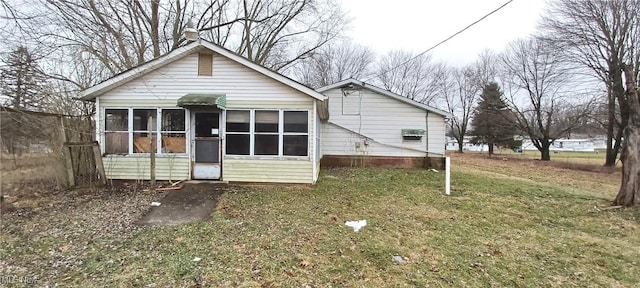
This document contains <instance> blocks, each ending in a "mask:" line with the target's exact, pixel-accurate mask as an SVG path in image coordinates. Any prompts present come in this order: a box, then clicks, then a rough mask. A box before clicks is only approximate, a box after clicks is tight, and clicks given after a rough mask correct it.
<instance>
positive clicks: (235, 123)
mask: <svg viewBox="0 0 640 288" xmlns="http://www.w3.org/2000/svg"><path fill="white" fill-rule="evenodd" d="M227 132H249V111H227ZM247 150H248V149H247ZM242 155H244V154H242Z"/></svg>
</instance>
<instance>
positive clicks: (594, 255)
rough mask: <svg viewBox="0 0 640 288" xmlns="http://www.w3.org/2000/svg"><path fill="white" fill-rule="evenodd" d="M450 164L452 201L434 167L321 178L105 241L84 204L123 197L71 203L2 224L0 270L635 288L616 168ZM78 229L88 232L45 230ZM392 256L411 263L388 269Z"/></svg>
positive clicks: (221, 281)
mask: <svg viewBox="0 0 640 288" xmlns="http://www.w3.org/2000/svg"><path fill="white" fill-rule="evenodd" d="M530 162H532V161H530ZM452 163H453V170H452V180H453V182H452V187H453V194H452V195H451V196H445V195H443V193H442V191H443V187H444V182H443V181H444V173H442V172H439V173H435V172H431V171H428V170H424V169H380V168H360V169H330V170H323V171H322V173H321V178H320V181H319V183H318V184H317V185H315V186H313V187H309V186H295V185H294V186H283V185H264V186H250V187H248V186H233V187H232V189H230V191H229V192H228V193H226V194H224V195H223V196H222V198H221V199H220V203H219V206H218V211H217V212H215V213H214V215H213V219H212V221H211V222H207V223H194V224H189V225H183V226H177V227H158V228H132V229H131V230H126V231H122V229H121V230H117V229H116V230H114V232H112V233H102V234H100V227H92V226H91V225H87V224H85V225H82V221H81V220H82V219H85V218H82V217H86V215H91V213H88V212H87V211H84V210H83V209H89V208H88V207H95V206H86V205H93V204H95V201H98V203H104V202H105V201H118V200H117V199H118V198H113V197H112V198H109V200H101V199H102V198H98V199H92V200H90V201H86V202H84V203H80V204H78V205H76V206H73V211H76V212H75V213H73V214H68V213H65V214H55V213H54V212H47V211H43V212H41V213H39V214H37V215H35V216H30V218H29V219H25V220H21V221H18V220H16V219H17V218H16V217H19V216H16V215H8V216H5V217H6V218H7V219H8V220H5V225H8V228H6V229H7V230H4V231H9V233H3V235H2V240H3V242H5V245H4V246H3V247H0V267H9V268H0V269H11V270H10V271H8V272H7V271H4V273H5V274H4V275H6V273H10V275H15V276H18V277H20V276H29V277H35V279H36V280H35V281H37V283H38V284H39V285H38V286H42V285H45V284H50V283H58V284H61V285H62V286H81V287H103V286H122V287H130V286H142V287H145V286H154V287H170V286H189V287H192V286H193V287H198V285H202V287H215V286H234V287H237V286H240V287H271V286H273V287H279V286H282V287H376V286H378V287H396V286H417V287H424V286H437V287H440V286H444V287H485V286H501V287H517V286H523V287H539V286H542V287H549V286H551V287H590V286H591V287H594V286H604V287H633V286H635V285H638V283H640V211H639V210H637V209H612V210H605V209H603V208H604V207H607V206H608V205H610V202H611V200H612V199H613V197H614V196H615V193H616V191H617V187H618V181H619V177H620V174H619V173H614V174H605V173H594V172H583V171H572V170H566V169H561V168H554V167H549V168H548V169H545V168H541V167H540V165H534V164H530V163H528V162H526V161H515V160H514V161H512V160H507V161H503V160H502V159H486V158H482V157H469V156H460V155H455V156H454V157H453V160H452ZM136 199H138V198H136ZM100 201H103V202H100ZM120 201H123V202H124V201H126V199H125V200H120ZM140 201H148V199H147V198H142V199H141V200H140ZM144 204H146V203H144ZM112 209H114V210H116V211H115V212H114V213H124V212H122V211H127V210H126V209H125V210H117V209H116V208H112ZM127 213H128V212H127ZM61 215H67V216H61ZM83 215H85V216H83ZM134 215H137V214H134ZM54 216H55V218H56V219H58V218H60V217H62V218H65V217H66V218H65V219H62V220H58V222H55V223H57V224H55V225H54V226H53V227H52V225H48V226H47V227H46V228H45V227H43V226H44V225H43V224H42V223H40V222H42V221H45V220H46V219H48V218H52V217H54ZM134 218H135V217H134ZM360 219H366V220H367V221H368V225H367V226H366V227H364V228H362V230H360V232H358V233H355V232H354V231H353V230H352V229H351V228H349V227H346V226H344V222H345V221H348V220H360ZM12 220H13V221H15V222H16V223H20V224H19V226H18V225H17V224H16V225H14V226H11V225H12V224H11V223H12V222H11V221H12ZM74 221H75V222H78V221H80V225H79V226H80V227H84V230H83V229H80V230H79V231H84V232H80V233H78V234H77V235H76V234H72V235H70V236H69V235H67V236H65V237H56V236H54V234H53V233H52V232H49V231H50V230H60V229H65V228H66V227H67V226H73V225H77V223H76V224H73V222H74ZM87 221H90V220H87ZM112 222H113V221H112ZM7 223H8V224H7ZM88 223H89V222H88ZM56 225H57V226H56ZM65 225H66V226H65ZM74 227H75V226H74ZM67 231H74V230H73V229H71V228H70V230H67ZM69 233H71V232H69ZM34 235H38V236H37V237H35V236H34ZM56 235H57V234H56ZM65 235H66V234H65ZM88 235H89V236H88ZM91 235H93V236H91ZM96 235H99V236H96ZM393 255H401V256H402V257H404V258H405V259H406V263H404V264H396V263H394V262H393V261H392V256H393ZM196 257H197V258H199V259H200V260H199V261H194V258H196ZM54 264H55V265H54ZM2 275H3V271H0V276H2ZM12 285H16V286H19V283H13V284H12ZM0 286H2V284H0ZM636 287H637V286H636Z"/></svg>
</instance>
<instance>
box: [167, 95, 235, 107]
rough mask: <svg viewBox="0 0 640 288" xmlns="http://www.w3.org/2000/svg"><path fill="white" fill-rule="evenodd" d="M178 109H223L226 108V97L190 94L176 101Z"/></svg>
mask: <svg viewBox="0 0 640 288" xmlns="http://www.w3.org/2000/svg"><path fill="white" fill-rule="evenodd" d="M177 106H178V107H194V106H195V107H200V106H215V107H218V108H220V109H225V108H226V106H227V96H226V95H225V94H201V93H190V94H187V95H184V96H182V97H180V98H179V99H178V103H177Z"/></svg>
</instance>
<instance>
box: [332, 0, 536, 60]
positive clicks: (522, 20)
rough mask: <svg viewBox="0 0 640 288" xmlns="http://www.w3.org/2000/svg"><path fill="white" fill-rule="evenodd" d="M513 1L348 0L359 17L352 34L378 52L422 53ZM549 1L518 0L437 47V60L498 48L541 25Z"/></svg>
mask: <svg viewBox="0 0 640 288" xmlns="http://www.w3.org/2000/svg"><path fill="white" fill-rule="evenodd" d="M505 2H507V0H425V1H419V0H342V6H343V8H344V10H346V11H348V13H349V15H350V16H351V17H352V18H353V22H352V29H351V31H349V32H348V33H347V35H349V36H350V37H351V38H353V39H354V40H355V41H356V42H357V43H360V44H363V45H366V46H369V47H371V48H373V49H374V50H375V51H376V52H377V53H378V54H384V53H386V52H388V51H390V50H397V49H403V50H409V51H412V52H414V53H420V52H422V51H424V50H426V49H427V48H429V47H431V46H433V45H435V44H437V43H438V42H440V41H442V40H444V39H445V38H447V37H448V36H450V35H451V34H453V33H455V32H457V31H458V30H460V29H462V28H464V27H465V26H467V25H469V24H471V23H472V22H474V21H476V20H477V19H479V18H480V17H482V16H484V15H485V14H487V13H489V12H491V11H493V10H494V9H496V8H498V7H499V6H500V5H502V4H504V3H505ZM544 7H545V1H544V0H514V1H513V2H511V3H510V4H508V5H507V6H505V7H504V8H502V9H501V10H500V11H498V12H496V13H494V14H493V15H491V16H489V17H488V18H486V19H485V20H483V21H481V22H480V23H478V24H476V25H475V26H473V27H471V28H469V29H467V30H466V31H465V32H463V33H462V34H460V35H458V36H456V37H455V38H453V39H451V40H449V41H448V42H446V43H444V44H442V45H440V46H439V47H438V48H436V49H434V50H432V54H433V56H434V58H435V59H436V60H442V61H445V62H448V63H450V64H454V65H464V64H466V63H469V62H472V61H473V60H475V57H476V55H477V54H478V53H479V52H480V51H482V50H484V49H491V50H495V51H496V52H498V51H500V50H502V48H503V47H504V46H505V45H506V44H507V43H509V42H510V41H512V40H515V39H518V38H521V37H525V36H527V35H529V34H530V33H532V32H533V31H534V30H535V26H536V24H537V21H538V20H539V18H540V16H541V14H542V12H543V10H544Z"/></svg>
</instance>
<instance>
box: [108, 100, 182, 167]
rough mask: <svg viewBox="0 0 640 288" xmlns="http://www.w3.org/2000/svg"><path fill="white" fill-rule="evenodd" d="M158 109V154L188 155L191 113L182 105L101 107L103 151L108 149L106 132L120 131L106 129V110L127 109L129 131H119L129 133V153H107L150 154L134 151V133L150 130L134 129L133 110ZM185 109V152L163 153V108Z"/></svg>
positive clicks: (156, 119)
mask: <svg viewBox="0 0 640 288" xmlns="http://www.w3.org/2000/svg"><path fill="white" fill-rule="evenodd" d="M134 109H135V110H156V117H155V121H156V129H155V131H154V132H153V133H154V134H155V136H156V145H155V146H156V155H158V156H159V157H162V156H171V157H173V156H187V155H188V154H189V150H190V149H189V145H188V144H189V139H188V132H189V131H188V130H187V127H189V125H190V121H189V113H188V111H187V110H186V109H184V108H180V107H162V108H159V107H122V106H113V107H101V112H102V117H101V121H100V122H101V130H102V131H103V132H102V133H101V135H100V139H101V140H102V143H103V144H102V145H101V146H102V149H103V150H102V152H103V153H106V151H107V143H106V141H105V140H106V137H105V133H106V132H118V131H106V119H105V117H106V115H107V112H106V110H127V120H128V123H127V131H126V132H125V131H119V132H121V133H127V134H128V139H129V148H128V150H129V151H128V153H127V154H106V155H109V156H118V155H120V156H148V155H149V153H134V152H133V150H134V149H133V146H134V143H133V135H134V133H149V131H148V130H135V131H134V130H133V120H134V119H133V110H134ZM163 109H164V110H183V111H184V113H185V117H184V122H185V123H184V125H185V126H184V127H185V131H184V134H185V137H184V139H185V152H184V153H162V133H163V132H162V119H161V118H162V110H163ZM165 133H183V132H180V131H165Z"/></svg>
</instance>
